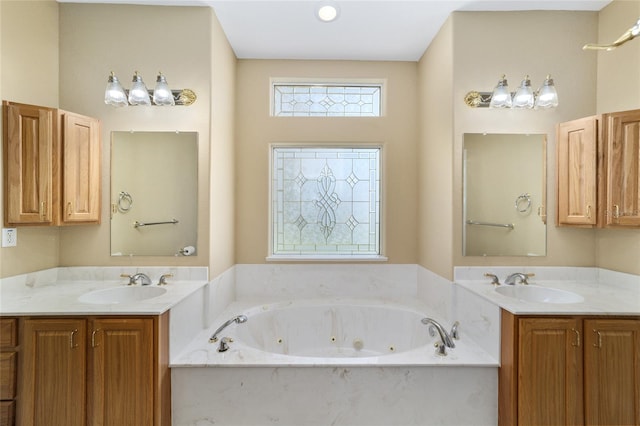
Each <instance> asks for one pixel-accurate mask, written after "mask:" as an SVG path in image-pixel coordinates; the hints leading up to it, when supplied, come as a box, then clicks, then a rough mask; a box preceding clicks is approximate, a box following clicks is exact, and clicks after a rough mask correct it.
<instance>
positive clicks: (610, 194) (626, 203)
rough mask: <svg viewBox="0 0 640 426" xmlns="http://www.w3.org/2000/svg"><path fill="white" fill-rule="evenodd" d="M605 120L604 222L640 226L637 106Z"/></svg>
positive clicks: (638, 115) (639, 123) (639, 111)
mask: <svg viewBox="0 0 640 426" xmlns="http://www.w3.org/2000/svg"><path fill="white" fill-rule="evenodd" d="M606 120H607V122H606V125H607V132H606V134H607V143H606V189H607V199H606V203H607V204H606V211H605V220H606V225H617V226H640V110H635V111H625V112H621V113H615V114H608V115H607V116H606Z"/></svg>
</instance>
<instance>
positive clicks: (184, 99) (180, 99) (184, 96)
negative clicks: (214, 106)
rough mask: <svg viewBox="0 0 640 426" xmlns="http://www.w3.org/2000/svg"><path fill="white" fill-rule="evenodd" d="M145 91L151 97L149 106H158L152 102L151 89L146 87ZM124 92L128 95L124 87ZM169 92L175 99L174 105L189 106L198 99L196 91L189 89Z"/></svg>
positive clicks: (127, 90)
mask: <svg viewBox="0 0 640 426" xmlns="http://www.w3.org/2000/svg"><path fill="white" fill-rule="evenodd" d="M147 92H149V97H150V98H151V106H158V105H156V104H154V103H153V90H151V89H147ZM124 93H125V94H126V95H127V97H128V96H129V89H124ZM171 94H172V95H173V100H174V101H175V103H176V106H189V105H191V104H193V103H194V102H195V101H196V99H198V97H197V96H196V93H195V92H194V91H193V90H191V89H177V90H172V91H171Z"/></svg>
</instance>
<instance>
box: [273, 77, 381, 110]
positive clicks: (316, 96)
mask: <svg viewBox="0 0 640 426" xmlns="http://www.w3.org/2000/svg"><path fill="white" fill-rule="evenodd" d="M381 89H382V87H381V86H380V85H327V84H309V85H304V84H293V85H292V84H274V85H273V115H274V116H276V117H379V116H380V92H381Z"/></svg>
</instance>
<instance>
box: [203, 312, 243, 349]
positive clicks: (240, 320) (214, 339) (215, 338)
mask: <svg viewBox="0 0 640 426" xmlns="http://www.w3.org/2000/svg"><path fill="white" fill-rule="evenodd" d="M234 322H235V323H236V324H242V323H243V322H247V316H246V315H238V316H237V317H233V318H231V319H230V320H228V321H227V322H225V323H224V324H222V325H221V326H220V327H218V329H217V330H216V331H215V333H213V335H212V336H211V338H210V339H209V343H215V342H217V341H218V334H220V332H221V331H222V330H224V329H225V328H227V327H228V326H229V325H231V324H233V323H234Z"/></svg>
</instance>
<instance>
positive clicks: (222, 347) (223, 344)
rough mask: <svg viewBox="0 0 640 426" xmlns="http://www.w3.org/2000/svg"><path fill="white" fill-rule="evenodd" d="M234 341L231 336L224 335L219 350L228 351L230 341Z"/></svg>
mask: <svg viewBox="0 0 640 426" xmlns="http://www.w3.org/2000/svg"><path fill="white" fill-rule="evenodd" d="M231 342H233V339H232V338H231V337H223V338H222V339H220V344H219V345H218V352H226V351H228V350H229V343H231Z"/></svg>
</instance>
